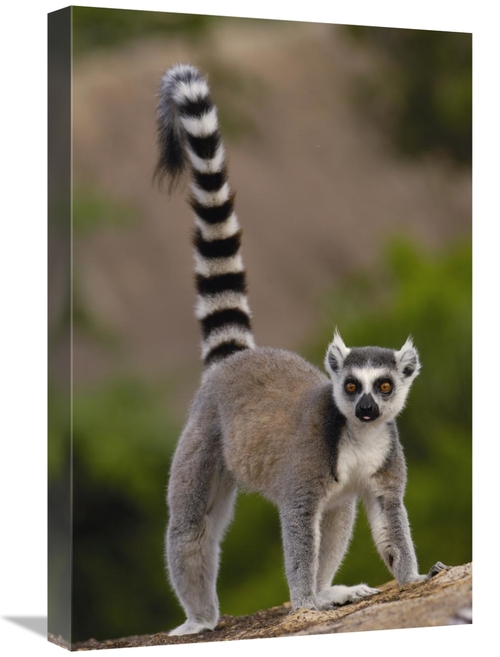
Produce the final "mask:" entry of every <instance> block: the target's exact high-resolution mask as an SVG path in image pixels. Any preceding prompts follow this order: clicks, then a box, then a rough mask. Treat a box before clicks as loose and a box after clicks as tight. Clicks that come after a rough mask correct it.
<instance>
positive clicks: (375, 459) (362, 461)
mask: <svg viewBox="0 0 500 657" xmlns="http://www.w3.org/2000/svg"><path fill="white" fill-rule="evenodd" d="M390 445H391V435H390V432H389V429H388V427H387V425H386V424H378V423H374V424H366V425H361V426H360V427H355V428H354V429H353V428H352V427H350V426H349V425H348V426H347V427H345V429H344V430H343V432H342V436H341V438H340V445H339V455H338V461H337V479H338V483H339V484H340V487H341V488H342V489H343V490H346V489H351V488H354V489H356V490H357V491H359V490H360V489H361V488H363V485H364V484H366V482H367V481H368V480H369V478H370V477H371V476H372V475H374V474H375V473H376V472H377V470H379V469H380V468H381V467H382V465H383V463H384V461H385V459H386V458H387V455H388V453H389V449H390Z"/></svg>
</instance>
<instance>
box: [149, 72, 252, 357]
mask: <svg viewBox="0 0 500 657" xmlns="http://www.w3.org/2000/svg"><path fill="white" fill-rule="evenodd" d="M159 98H160V100H159V104H158V144H159V148H160V157H159V162H158V165H157V169H156V175H157V177H160V178H163V177H165V176H167V177H168V178H169V179H170V181H171V184H173V183H175V182H176V181H177V179H178V178H179V176H181V175H182V173H183V172H184V171H185V170H186V169H189V171H190V175H191V182H190V195H189V203H190V205H191V207H192V208H193V210H194V213H195V233H194V240H193V242H194V247H195V261H196V268H195V271H196V289H197V292H198V300H197V304H196V316H197V318H198V319H199V321H200V323H201V328H202V333H203V342H202V357H203V360H204V362H205V364H206V365H209V364H212V363H214V362H216V361H219V360H221V359H223V358H226V357H227V356H230V355H231V354H233V353H235V352H237V351H241V350H243V349H253V348H254V347H255V343H254V338H253V334H252V329H251V324H250V308H249V305H248V299H247V294H246V281H245V269H244V267H243V261H242V259H241V253H240V242H241V231H240V227H239V224H238V219H237V217H236V214H235V213H234V209H233V206H234V194H233V192H232V191H231V188H230V186H229V182H228V179H227V170H226V157H225V152H224V146H223V144H222V140H221V136H220V133H219V125H218V120H217V110H216V107H215V105H214V103H213V101H212V99H211V97H210V89H209V87H208V84H207V82H206V80H205V78H204V77H203V76H202V75H201V74H200V72H199V71H198V70H197V69H196V68H195V67H194V66H190V65H186V64H179V65H177V66H174V67H172V68H171V69H169V70H168V71H167V72H166V73H165V75H164V76H163V78H162V81H161V84H160V92H159Z"/></svg>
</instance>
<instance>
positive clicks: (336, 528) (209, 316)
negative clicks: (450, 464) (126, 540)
mask: <svg viewBox="0 0 500 657" xmlns="http://www.w3.org/2000/svg"><path fill="white" fill-rule="evenodd" d="M193 99H194V100H195V101H196V103H198V105H196V106H192V105H190V106H189V112H188V109H186V107H187V105H186V103H187V102H188V101H189V102H191V101H193ZM212 106H213V104H212V101H211V98H210V96H209V92H208V86H207V85H206V81H205V79H204V78H202V77H201V76H200V74H199V72H198V71H197V70H196V69H194V68H193V67H189V66H188V67H185V66H178V67H174V68H173V69H171V70H170V71H168V72H167V73H166V75H165V77H164V78H163V83H162V88H161V91H160V112H159V125H160V135H159V143H160V147H161V160H160V165H159V166H160V170H161V171H165V172H166V173H167V174H169V175H170V176H172V177H173V178H175V176H176V175H178V174H179V172H180V171H181V170H182V169H183V167H184V166H186V162H187V160H189V161H190V162H191V164H190V167H191V170H192V175H193V181H194V182H193V186H192V190H194V191H193V193H195V194H198V196H199V198H201V199H202V200H201V201H200V200H199V199H198V200H197V201H196V202H195V203H194V205H193V207H194V209H195V213H196V212H197V213H198V214H197V215H196V214H195V220H196V221H197V226H198V229H199V230H201V233H200V235H201V237H200V238H199V240H200V239H203V240H204V242H198V247H197V248H198V250H199V253H198V261H197V267H198V268H199V269H197V271H198V273H199V274H200V272H201V275H202V278H201V279H200V277H199V278H198V291H199V295H200V300H199V308H198V310H197V316H198V318H199V319H200V320H201V321H202V326H203V328H204V330H205V333H206V335H205V342H204V350H205V352H204V353H205V356H204V358H205V364H206V369H205V371H204V373H203V376H202V381H201V384H200V387H199V389H198V391H197V393H196V396H195V398H194V401H193V404H192V407H191V410H190V413H189V418H188V421H187V424H186V427H185V429H184V431H183V433H182V435H181V437H180V440H179V443H178V445H177V449H176V452H175V455H174V459H173V462H172V468H171V473H170V481H169V487H168V505H169V511H170V514H169V523H168V530H167V540H166V559H167V564H168V570H169V575H170V581H171V584H172V586H173V588H174V590H175V592H176V594H177V596H178V598H179V600H180V602H181V604H182V606H183V608H184V610H185V612H186V616H187V620H186V622H185V623H183V624H182V625H181V626H180V627H178V628H176V629H175V630H173V631H172V632H171V634H173V635H180V634H192V633H197V632H200V631H203V630H206V629H213V628H214V627H215V626H216V624H217V622H218V618H219V605H218V599H217V592H216V580H217V573H218V568H219V549H220V542H221V540H222V538H223V535H224V532H225V530H226V528H227V526H228V524H229V522H230V520H231V517H232V512H233V506H234V500H235V497H236V490H237V487H241V488H245V489H248V490H251V491H256V492H258V493H260V494H262V495H263V496H264V497H265V498H267V499H268V500H270V501H271V502H273V503H274V504H275V505H276V506H277V507H278V509H279V515H280V521H281V530H282V539H283V551H284V561H285V570H286V576H287V580H288V584H289V589H290V598H291V602H292V606H293V608H294V609H298V608H301V607H304V608H307V609H313V610H319V609H330V608H332V606H335V605H339V604H345V603H348V602H353V601H356V600H359V599H362V598H364V597H367V596H370V595H372V594H374V593H376V592H377V590H376V589H372V588H370V587H368V586H367V585H366V584H359V585H357V586H351V587H347V586H341V585H335V586H332V585H331V584H332V580H333V578H334V576H335V573H336V571H337V569H338V568H339V566H340V564H341V562H342V559H343V557H344V555H345V553H346V551H347V548H348V545H349V541H350V538H351V535H352V530H353V526H354V520H355V515H356V506H357V501H358V499H361V500H362V501H363V503H364V505H365V507H366V511H367V514H368V518H369V521H370V525H371V529H372V534H373V539H374V542H375V545H376V546H377V549H378V551H379V553H380V555H381V557H382V559H383V561H384V563H385V564H386V565H387V567H388V569H389V570H390V572H391V573H392V574H393V576H394V577H395V578H396V579H397V581H398V583H399V584H406V583H408V582H418V581H421V580H422V579H425V578H426V577H429V576H432V575H434V574H436V573H437V572H439V570H440V569H441V568H444V566H442V564H440V563H439V562H438V564H436V565H435V566H434V567H433V569H432V570H431V572H430V573H429V575H420V574H419V572H418V567H417V559H416V555H415V550H414V547H413V543H412V539H411V534H410V527H409V524H408V518H407V514H406V510H405V507H404V504H403V495H404V489H405V484H406V465H405V460H404V455H403V450H402V448H401V444H400V442H399V438H398V432H397V428H396V423H395V417H396V416H397V415H398V414H399V413H400V412H401V410H402V409H403V407H404V405H405V402H406V398H407V395H408V392H409V390H410V387H411V384H412V383H413V381H414V379H415V377H416V376H417V375H418V373H419V370H420V361H419V358H418V353H417V351H416V349H415V347H414V346H413V343H412V341H411V339H408V340H407V341H406V343H405V344H404V345H403V347H402V348H401V349H400V350H399V351H394V350H392V349H385V348H380V347H361V348H348V347H346V345H345V344H344V342H343V341H342V338H341V337H340V335H339V334H338V333H335V335H334V338H333V341H332V342H331V344H330V345H329V347H328V349H327V353H326V356H325V368H326V370H327V372H328V373H329V375H330V376H329V377H328V376H326V375H325V374H324V373H323V372H321V371H319V370H318V369H317V368H316V367H314V366H313V365H311V364H310V363H308V362H306V361H305V360H303V359H302V358H300V357H299V356H297V355H296V354H293V353H291V352H288V351H283V350H279V349H270V348H263V347H255V344H254V341H253V334H252V332H251V329H250V325H249V320H248V321H247V318H249V317H250V315H249V308H248V303H247V299H246V293H245V289H244V288H243V287H242V275H243V273H244V272H243V269H242V265H241V262H240V261H237V262H236V261H234V260H232V259H231V258H232V256H229V255H225V256H221V257H217V258H215V259H214V258H213V257H212V256H213V253H212V255H210V249H214V248H215V246H216V243H215V242H214V240H226V243H225V244H226V245H227V248H228V249H232V248H233V247H232V244H233V243H232V242H227V240H231V239H233V237H234V235H235V234H236V233H235V231H236V230H237V229H238V224H237V222H236V219H235V216H234V215H232V214H231V215H229V214H227V216H226V214H223V213H222V211H223V210H224V208H225V207H226V205H227V201H226V200H225V198H226V196H225V195H226V193H228V192H227V188H226V187H225V183H224V184H221V186H220V187H219V188H218V190H217V194H218V195H219V196H221V198H219V196H217V199H215V197H212V196H210V194H208V193H206V192H200V191H199V188H198V187H197V185H199V184H201V183H200V180H202V178H200V174H201V173H204V172H206V171H207V170H210V171H211V173H213V172H214V171H215V173H217V172H219V173H220V172H221V171H222V169H221V168H220V167H222V166H223V165H224V166H225V158H223V157H222V156H221V157H220V158H218V157H215V158H213V157H212V155H210V157H208V156H206V157H205V156H204V157H202V156H196V157H195V156H194V155H193V152H192V151H191V150H190V148H191V147H188V145H187V142H188V141H189V139H190V138H191V137H192V136H193V135H194V134H198V132H200V133H201V132H202V133H203V134H204V135H207V134H208V136H204V137H203V139H206V144H205V146H206V148H207V149H209V148H212V146H213V143H214V142H213V139H214V138H216V139H217V141H216V142H215V143H219V139H220V136H219V134H218V128H217V125H216V123H215V119H214V114H213V112H212V109H211V108H212ZM200 107H201V109H200ZM207 108H208V109H207ZM209 111H210V112H212V114H209ZM183 112H184V115H183V114H182V113H183ZM189 113H190V114H189ZM182 117H183V118H182ZM193 117H194V118H193ZM210 117H212V118H210ZM182 120H183V121H184V124H183V126H184V127H183V128H182V130H181V127H180V123H179V122H180V121H182ZM190 131H191V132H190ZM190 135H191V137H190ZM211 140H212V141H211ZM200 143H201V142H198V146H197V147H198V148H199V149H200V146H199V144H200ZM211 144H212V146H211ZM205 146H204V148H205ZM200 152H202V149H201V150H200ZM218 152H222V151H218ZM212 169H213V170H212ZM224 175H225V172H224ZM205 184H208V183H207V182H206V183H205ZM210 184H215V183H210ZM200 194H201V196H200ZM231 198H232V197H231ZM214 199H215V200H214ZM221 199H222V200H221ZM231 203H232V201H231ZM217 204H220V208H219V206H218V205H217ZM224 204H226V205H224ZM218 208H219V209H218ZM208 211H210V212H211V213H213V212H214V211H216V212H220V213H221V214H220V216H217V217H215V218H216V219H217V221H214V216H212V215H210V216H209V215H207V212H208ZM224 212H225V210H224ZM210 242H213V244H211V245H210ZM207 244H208V245H207ZM238 245H239V243H238ZM217 248H218V246H217ZM224 248H226V247H224ZM234 248H236V247H234ZM231 253H232V251H231ZM221 268H222V269H221ZM221 272H222V274H225V273H226V272H230V273H231V276H229V277H226V278H224V276H222V277H221ZM234 273H236V276H233V274H234ZM219 288H221V289H222V292H221V291H220V289H219ZM228 309H229V310H230V312H227V310H228ZM215 320H217V324H216V321H215ZM222 321H225V322H226V323H225V324H223V325H222V326H221V322H222Z"/></svg>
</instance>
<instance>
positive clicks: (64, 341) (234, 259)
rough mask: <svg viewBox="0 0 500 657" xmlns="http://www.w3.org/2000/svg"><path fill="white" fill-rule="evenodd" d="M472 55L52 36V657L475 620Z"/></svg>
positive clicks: (396, 34) (247, 31) (280, 39)
mask: <svg viewBox="0 0 500 657" xmlns="http://www.w3.org/2000/svg"><path fill="white" fill-rule="evenodd" d="M471 115H472V35H471V34H466V33H452V32H433V31H424V30H409V29H395V28H381V27H361V26H349V25H331V24H320V23H301V22H288V21H271V20H256V19H245V18H225V17H214V16H202V15H185V14H173V13H160V12H145V11H131V10H118V9H97V8H88V7H72V8H67V9H64V10H61V11H59V12H54V13H53V14H50V15H49V491H48V495H49V618H48V622H49V640H51V641H52V642H54V643H56V644H58V645H60V646H62V647H65V648H68V649H71V650H75V651H78V650H89V649H105V648H114V647H132V646H145V645H174V644H178V643H191V642H202V643H203V642H212V641H227V640H236V639H256V638H260V637H278V636H293V635H297V634H319V633H322V634H330V635H332V642H333V641H334V636H333V635H334V634H336V633H338V632H353V631H359V630H384V629H394V628H405V627H426V626H446V625H449V626H451V625H456V624H461V623H470V622H472V597H471V591H472V583H471V560H472V529H471V520H472V518H471V510H472V499H471V452H472V447H471V446H472V400H471V386H472V298H471V294H472V280H471V272H472V262H471V166H472V162H471V159H472V135H471V121H472V118H471Z"/></svg>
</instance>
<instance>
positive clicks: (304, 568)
mask: <svg viewBox="0 0 500 657" xmlns="http://www.w3.org/2000/svg"><path fill="white" fill-rule="evenodd" d="M280 519H281V533H282V538H283V551H284V556H285V570H286V577H287V580H288V586H289V589H290V600H291V603H292V607H293V609H299V608H301V607H303V608H306V609H315V610H317V609H320V607H321V605H320V603H319V602H318V599H317V591H316V580H317V574H318V558H319V542H320V532H319V520H320V518H319V509H318V503H317V500H316V499H313V498H312V497H310V496H306V495H305V496H303V497H299V496H297V497H294V496H291V501H288V502H287V503H285V504H284V505H282V506H281V507H280Z"/></svg>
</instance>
